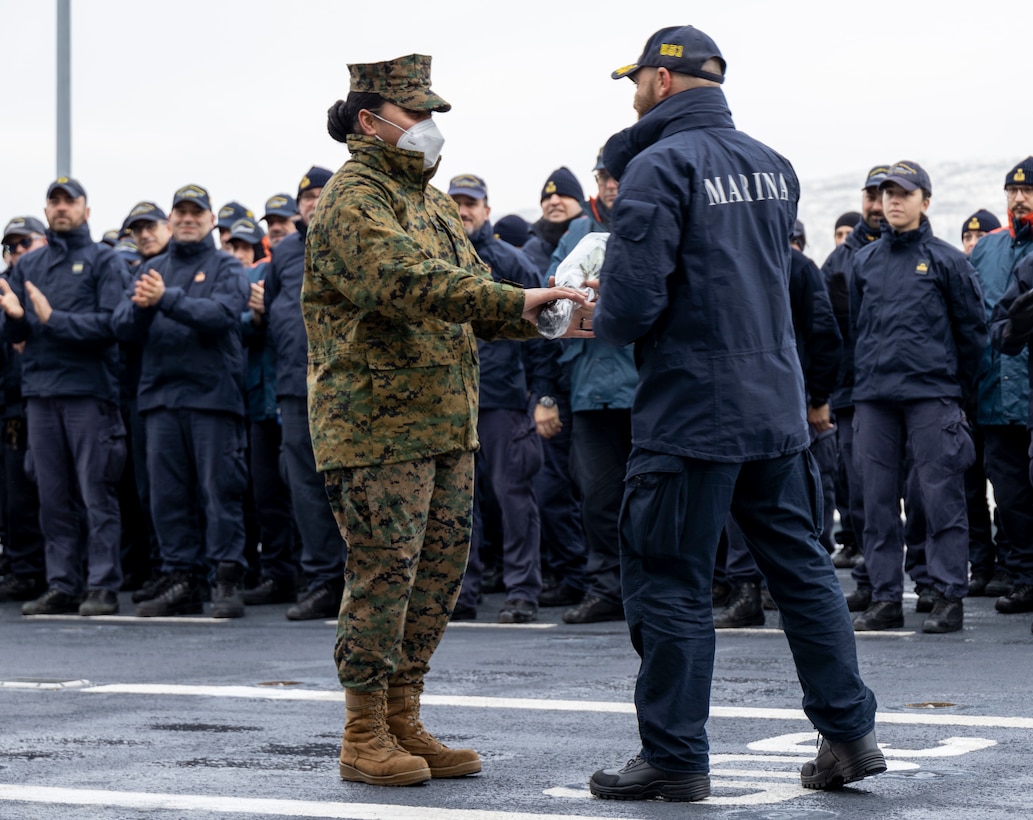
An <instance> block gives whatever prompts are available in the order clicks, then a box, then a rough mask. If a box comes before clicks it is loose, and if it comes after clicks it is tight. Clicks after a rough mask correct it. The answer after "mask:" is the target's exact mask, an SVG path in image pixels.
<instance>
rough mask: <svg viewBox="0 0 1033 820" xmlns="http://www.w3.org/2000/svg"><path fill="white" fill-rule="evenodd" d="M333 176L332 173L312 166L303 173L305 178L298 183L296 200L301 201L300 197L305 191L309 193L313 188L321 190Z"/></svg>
mask: <svg viewBox="0 0 1033 820" xmlns="http://www.w3.org/2000/svg"><path fill="white" fill-rule="evenodd" d="M333 175H334V174H333V171H330V170H329V169H327V168H321V167H320V166H318V165H313V166H312V167H311V168H309V169H308V171H307V172H306V173H305V176H303V177H302V178H301V182H299V183H298V199H301V195H302V194H303V193H305V191H311V190H312V189H313V188H323V187H324V186H325V185H326V183H328V182H329V181H330V177H332V176H333Z"/></svg>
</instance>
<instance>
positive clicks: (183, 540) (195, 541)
mask: <svg viewBox="0 0 1033 820" xmlns="http://www.w3.org/2000/svg"><path fill="white" fill-rule="evenodd" d="M144 423H145V424H146V427H147V474H148V480H149V482H150V486H151V516H152V518H153V519H154V526H155V529H156V530H157V533H158V543H159V545H160V547H161V561H162V570H163V571H164V572H190V573H193V574H195V575H197V576H198V577H206V576H207V575H208V574H209V570H210V569H211V564H218V563H223V562H226V563H234V564H240V566H241V567H245V566H246V562H245V560H244V494H245V493H246V492H247V460H246V455H245V452H246V450H247V438H246V436H245V433H244V421H243V419H240V418H238V417H237V416H234V415H232V414H230V413H215V412H210V411H207V410H189V409H177V410H169V409H165V408H162V409H158V410H149V411H147V412H146V413H145V414H144ZM198 504H199V505H200V510H198ZM199 512H200V515H199V514H198V513H199Z"/></svg>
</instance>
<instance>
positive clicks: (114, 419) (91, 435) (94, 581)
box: [0, 177, 126, 615]
mask: <svg viewBox="0 0 1033 820" xmlns="http://www.w3.org/2000/svg"><path fill="white" fill-rule="evenodd" d="M46 216H47V221H48V223H49V225H50V228H49V229H48V230H47V232H46V236H47V245H46V246H45V247H42V248H39V249H38V250H35V251H33V252H32V253H29V254H27V255H26V256H25V257H24V258H22V259H21V260H20V261H19V262H18V264H17V265H16V266H15V268H14V270H13V271H12V273H11V274H10V284H8V283H7V282H6V281H4V283H3V285H2V286H0V289H2V291H3V294H4V295H3V307H4V312H5V313H6V317H5V318H6V321H5V328H4V335H5V336H6V339H7V341H9V342H11V343H18V342H24V343H25V352H24V355H23V357H22V374H21V393H22V397H23V398H24V400H25V411H26V423H27V426H28V446H29V451H30V453H31V455H32V459H33V464H34V467H35V471H36V479H37V485H38V487H39V499H40V527H41V529H42V531H43V536H44V540H45V551H46V566H47V585H48V587H49V589H48V591H47V592H46V593H44V595H43V596H42V597H41V598H39V599H37V600H36V601H32V602H29V603H28V604H26V605H25V607H24V608H23V612H24V613H25V614H27V615H49V614H57V613H60V612H72V613H74V612H79V613H80V614H83V615H107V614H112V613H114V612H117V611H118V599H117V597H115V596H116V593H117V592H118V590H119V587H120V586H121V584H122V569H121V556H120V547H121V516H120V512H119V503H118V487H117V485H118V481H119V479H120V478H121V475H122V468H123V467H124V465H125V459H126V442H125V427H124V426H123V423H122V417H121V415H120V413H119V409H118V397H119V388H118V348H117V345H116V343H115V336H114V334H113V333H112V330H111V313H112V311H113V309H114V308H115V305H116V304H118V301H119V299H120V296H121V290H122V287H123V275H124V272H125V266H124V263H123V262H122V259H121V257H120V256H119V255H118V254H116V253H115V252H114V251H113V250H111V249H110V248H108V247H107V246H104V245H98V244H96V243H94V241H93V239H92V238H91V236H90V227H89V223H88V222H87V218H88V216H89V208H88V207H87V205H86V192H85V191H84V190H83V189H82V186H81V185H80V184H79V183H78V182H77V181H76V180H73V179H69V178H67V177H61V178H59V179H58V180H56V181H55V182H54V183H52V184H51V186H50V189H49V190H48V191H47V205H46ZM84 534H85V538H84V537H83V535H84ZM84 563H85V564H87V565H88V569H87V572H86V573H84V572H83V565H84ZM84 596H85V597H86V599H87V601H84V600H83V598H84ZM87 602H88V603H87Z"/></svg>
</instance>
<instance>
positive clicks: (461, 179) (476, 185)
mask: <svg viewBox="0 0 1033 820" xmlns="http://www.w3.org/2000/svg"><path fill="white" fill-rule="evenodd" d="M457 194H461V195H463V196H468V197H472V198H473V199H487V198H488V183H486V182H485V181H484V180H483V179H481V178H480V177H479V176H477V175H476V174H460V175H459V176H455V177H452V179H451V180H449V182H448V195H449V196H456V195H457Z"/></svg>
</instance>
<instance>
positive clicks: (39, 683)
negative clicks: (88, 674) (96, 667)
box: [0, 678, 90, 689]
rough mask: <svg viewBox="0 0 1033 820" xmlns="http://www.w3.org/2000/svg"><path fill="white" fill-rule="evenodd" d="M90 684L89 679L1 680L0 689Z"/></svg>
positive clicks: (67, 687)
mask: <svg viewBox="0 0 1033 820" xmlns="http://www.w3.org/2000/svg"><path fill="white" fill-rule="evenodd" d="M89 685H90V682H89V681H88V680H18V679H17V678H15V679H14V680H0V689H77V688H79V687H82V686H89Z"/></svg>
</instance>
